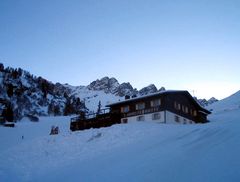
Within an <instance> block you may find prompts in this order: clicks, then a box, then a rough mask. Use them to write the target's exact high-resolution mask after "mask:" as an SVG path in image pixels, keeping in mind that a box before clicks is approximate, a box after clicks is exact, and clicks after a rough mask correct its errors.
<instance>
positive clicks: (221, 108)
mask: <svg viewBox="0 0 240 182" xmlns="http://www.w3.org/2000/svg"><path fill="white" fill-rule="evenodd" d="M207 109H209V110H212V111H213V112H214V113H221V112H225V111H232V110H238V109H240V90H239V91H238V92H236V93H234V94H233V95H231V96H229V97H227V98H225V99H223V100H221V101H219V102H216V103H213V104H212V105H209V106H208V107H207Z"/></svg>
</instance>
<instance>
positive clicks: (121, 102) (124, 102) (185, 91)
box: [106, 90, 211, 114]
mask: <svg viewBox="0 0 240 182" xmlns="http://www.w3.org/2000/svg"><path fill="white" fill-rule="evenodd" d="M174 93H182V94H185V95H186V96H187V97H188V98H190V99H191V100H192V101H193V103H194V105H196V106H197V107H198V108H199V109H200V110H202V111H203V112H204V113H207V114H210V113H211V112H210V111H208V110H207V109H205V108H203V107H202V106H201V105H200V104H199V103H198V102H197V101H196V100H195V99H194V98H193V97H192V96H191V94H190V93H189V92H188V91H187V90H166V91H160V92H156V93H153V94H148V95H144V96H140V97H134V98H131V99H126V100H123V101H119V102H115V103H112V104H108V105H106V107H112V106H117V105H122V104H126V103H130V102H134V101H138V100H143V99H145V98H149V97H154V96H160V95H167V94H174Z"/></svg>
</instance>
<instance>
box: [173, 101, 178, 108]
mask: <svg viewBox="0 0 240 182" xmlns="http://www.w3.org/2000/svg"><path fill="white" fill-rule="evenodd" d="M174 108H175V109H178V105H177V102H176V101H175V102H174Z"/></svg>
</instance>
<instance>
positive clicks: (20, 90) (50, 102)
mask: <svg viewBox="0 0 240 182" xmlns="http://www.w3.org/2000/svg"><path fill="white" fill-rule="evenodd" d="M80 111H86V108H85V105H84V102H82V101H80V99H79V98H77V97H73V96H71V90H70V89H68V88H66V87H64V86H63V85H61V84H60V83H57V84H53V83H51V82H50V81H47V80H46V79H44V78H42V77H36V76H33V75H31V74H30V73H29V72H27V71H24V70H22V69H20V68H18V69H13V68H9V67H8V68H4V65H3V64H0V115H1V116H3V117H4V118H6V120H7V121H12V120H19V119H21V118H22V117H25V116H29V117H30V118H32V117H31V116H47V115H63V114H64V115H68V114H77V113H79V112H80Z"/></svg>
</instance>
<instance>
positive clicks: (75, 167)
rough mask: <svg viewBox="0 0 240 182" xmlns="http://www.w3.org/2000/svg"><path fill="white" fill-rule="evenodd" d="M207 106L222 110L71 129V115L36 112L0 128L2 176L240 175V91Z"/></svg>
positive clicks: (211, 178) (219, 178) (215, 178)
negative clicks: (194, 118)
mask: <svg viewBox="0 0 240 182" xmlns="http://www.w3.org/2000/svg"><path fill="white" fill-rule="evenodd" d="M212 106H214V107H213V108H214V109H216V111H221V112H216V113H215V112H213V114H211V115H210V117H209V119H210V121H211V122H210V123H206V124H195V125H191V124H189V125H179V124H168V125H167V124H157V123H154V122H150V121H145V122H133V123H128V124H118V125H113V126H111V127H107V128H100V129H90V130H84V131H78V132H70V131H69V117H41V118H40V120H41V122H38V123H32V122H21V123H17V126H16V127H15V128H5V127H0V143H1V150H0V181H10V182H11V181H19V182H21V181H46V182H48V181H66V177H67V180H68V181H116V182H117V181H167V182H176V181H178V182H185V181H194V182H202V181H204V182H226V181H231V182H235V181H236V182H237V181H240V173H239V167H240V158H239V153H240V132H239V130H240V119H239V116H240V108H239V107H237V106H239V92H237V93H236V94H234V95H233V96H231V97H229V98H227V99H225V100H222V101H219V102H218V103H216V104H214V105H212ZM233 106H234V107H233ZM52 125H58V126H59V128H60V134H59V135H55V136H52V135H51V136H50V135H49V133H50V128H51V126H52Z"/></svg>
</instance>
